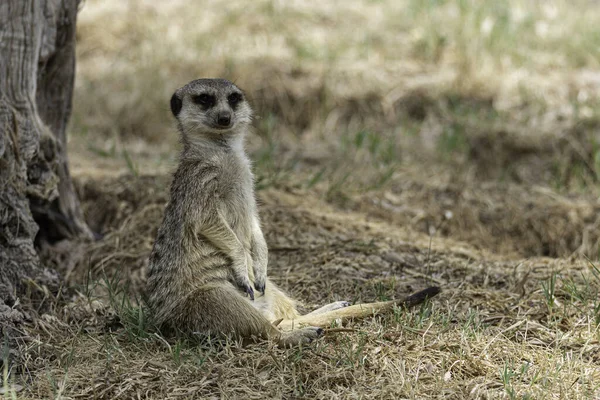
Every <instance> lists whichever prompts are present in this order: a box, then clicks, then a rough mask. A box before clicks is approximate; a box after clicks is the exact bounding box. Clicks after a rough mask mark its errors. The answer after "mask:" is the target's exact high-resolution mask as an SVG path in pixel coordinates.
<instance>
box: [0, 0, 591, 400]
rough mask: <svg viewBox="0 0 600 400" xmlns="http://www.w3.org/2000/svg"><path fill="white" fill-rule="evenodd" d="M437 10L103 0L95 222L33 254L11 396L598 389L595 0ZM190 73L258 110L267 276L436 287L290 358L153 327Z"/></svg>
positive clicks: (96, 69)
mask: <svg viewBox="0 0 600 400" xmlns="http://www.w3.org/2000/svg"><path fill="white" fill-rule="evenodd" d="M430 3H431V4H429V3H428V4H429V5H428V6H424V5H422V4H421V2H414V1H404V2H394V1H383V2H359V1H350V2H347V3H344V4H338V5H337V6H336V7H333V6H332V5H331V4H329V3H328V2H319V3H317V2H307V3H302V2H290V3H289V4H282V3H280V2H267V1H265V2H263V1H258V2H256V4H253V5H252V6H248V5H246V4H245V3H243V2H236V1H233V2H227V6H226V7H225V6H224V2H222V1H213V2H208V3H207V5H206V10H188V9H187V8H185V2H179V1H175V2H172V4H170V5H168V6H167V5H161V6H157V5H155V4H153V3H152V2H148V1H143V0H136V1H130V2H123V3H122V2H117V1H112V0H111V1H106V2H104V3H102V2H94V1H89V2H87V3H86V5H85V6H84V9H83V11H82V12H81V15H80V22H79V27H78V40H79V43H78V46H79V50H78V63H79V64H78V65H79V72H78V77H77V87H76V102H75V108H74V115H73V118H72V122H71V136H70V139H69V140H70V142H69V151H70V157H71V170H72V174H73V176H74V178H75V182H76V186H77V191H78V193H79V195H80V198H81V199H82V202H83V207H84V210H85V215H86V219H87V221H88V223H89V225H90V227H91V228H92V229H93V230H94V231H95V232H97V233H98V234H99V235H100V236H101V238H100V239H99V240H97V241H95V242H93V243H89V242H86V243H59V244H57V245H56V246H55V247H54V248H50V249H43V254H44V260H45V262H47V264H48V265H49V266H51V267H53V268H56V269H57V270H58V271H59V272H60V273H61V274H62V276H63V277H64V278H65V288H66V290H65V293H64V294H61V295H60V296H58V297H57V296H55V295H53V294H50V293H45V294H44V295H43V296H39V295H38V296H36V297H34V302H33V306H34V308H33V310H32V311H31V321H30V323H29V324H28V325H27V326H26V327H24V330H23V338H22V340H21V341H20V342H19V344H18V349H15V350H19V351H20V354H21V356H15V357H16V361H17V362H15V363H13V364H12V365H14V366H13V367H12V368H11V369H10V370H8V369H6V370H5V371H4V375H3V387H2V388H1V389H0V390H1V392H0V393H2V394H3V395H4V396H5V397H6V398H24V399H27V398H31V399H37V398H57V399H58V398H60V399H75V398H83V399H96V398H97V399H117V398H124V399H128V398H132V399H133V398H139V399H141V398H152V399H167V398H169V399H171V398H195V399H196V398H197V399H216V398H230V399H237V398H244V399H255V398H256V399H270V398H284V399H291V398H308V399H331V398H336V399H371V398H377V399H401V398H402V399H403V398H407V399H408V398H410V399H423V398H436V399H464V398H474V399H495V398H508V399H542V398H548V399H550V398H552V399H554V398H555V399H588V398H590V399H594V398H600V367H599V365H600V331H599V324H600V269H598V265H600V264H598V261H597V260H598V257H599V254H600V253H599V251H600V247H599V245H600V213H599V211H600V202H599V201H598V198H599V197H598V196H599V194H600V191H599V190H598V189H599V186H598V179H599V178H600V150H599V147H598V143H600V136H599V135H600V131H599V127H600V114H598V113H597V107H596V106H597V104H598V102H597V100H598V99H599V98H600V78H599V75H598V72H597V68H598V66H599V65H598V64H599V63H600V59H599V58H598V57H597V56H594V55H593V53H592V52H591V51H590V48H594V49H595V48H596V47H593V46H597V35H596V36H593V34H592V33H590V32H593V31H591V30H590V29H591V28H589V26H590V25H589V24H590V18H592V17H593V16H594V15H597V14H598V13H600V11H599V10H597V7H596V6H595V5H590V4H589V3H588V2H581V3H582V4H579V3H578V4H579V5H578V6H570V5H569V4H568V3H566V2H556V3H552V4H553V6H552V7H555V8H552V7H550V6H544V5H540V4H537V3H536V4H533V3H532V2H524V1H511V2H507V4H508V5H507V6H506V8H505V6H499V5H496V6H495V7H491V5H492V2H482V3H485V4H483V5H479V3H478V2H469V1H467V2H452V1H450V2H430ZM434 3H435V4H434ZM584 3H585V4H584ZM336 4H337V3H336ZM423 4H424V3H423ZM494 4H495V3H494ZM461 5H462V6H461ZM245 7H249V9H247V8H245ZM490 7H491V8H490ZM183 10H185V11H186V12H183ZM490 10H491V11H490ZM517 11H518V12H517ZM249 12H252V13H254V14H253V15H256V18H254V19H251V20H250V21H249V20H248V18H244V16H245V15H248V14H247V13H249ZM519 13H522V14H523V13H524V14H523V15H525V17H523V15H522V14H519ZM557 15H561V16H562V19H560V18H558V17H557ZM174 17H177V18H179V19H180V21H181V23H182V26H192V25H193V23H194V22H195V21H197V22H198V26H197V27H196V28H194V29H195V30H193V31H192V33H189V32H187V33H186V32H184V31H182V30H181V29H179V28H177V26H174V25H172V24H169V23H168V21H167V20H168V19H169V18H174ZM440 21H445V23H444V24H440ZM486 21H487V22H486ZM490 21H491V22H490ZM507 21H508V22H507ZM522 21H525V22H522ZM527 21H529V22H527ZM200 22H201V23H200ZM367 22H368V24H367ZM359 23H360V24H366V25H365V26H366V28H365V32H363V33H364V36H360V37H359V36H357V35H358V34H357V33H355V29H354V27H355V26H356V24H359ZM186 24H187V25H186ZM490 24H491V25H492V27H491V28H489V25H490ZM503 24H505V25H503ZM544 24H545V25H544ZM194 26H195V25H194ZM331 26H334V28H328V29H331V30H330V31H327V29H326V28H325V27H331ZM148 27H151V29H150V28H148ZM544 27H545V28H544ZM557 27H560V28H561V30H560V32H561V33H560V35H562V36H560V37H558V36H556V35H559V34H558V33H556V32H558V31H559V30H558V28H557ZM488 28H489V29H488ZM555 28H556V29H555ZM488 30H489V32H488ZM497 30H500V31H498V32H497ZM264 32H266V33H264ZM390 32H392V33H390ZM393 32H396V33H397V34H393ZM398 32H400V33H398ZM482 32H483V33H482ZM486 32H487V33H486ZM490 32H491V33H490ZM540 32H541V33H540ZM544 32H550V33H547V34H546V33H544ZM552 32H554V33H553V34H552ZM209 33H210V35H209ZM235 34H237V36H236V35H235ZM488 34H489V35H491V36H490V37H489V38H488V39H489V40H488V39H485V40H484V39H482V38H484V37H487V36H485V35H488ZM494 35H496V36H494ZM544 35H547V36H544ZM553 35H555V36H553ZM209 36H210V37H212V38H213V42H210V43H207V42H206V41H207V40H208V38H209ZM214 37H216V39H215V38H214ZM574 37H579V38H580V39H579V41H576V40H574V39H572V38H574ZM253 38H254V39H253ZM520 38H523V39H522V40H520ZM534 38H535V39H534ZM594 38H595V39H594ZM219 39H221V41H219ZM215 42H217V43H219V46H217V45H215V44H214V43H215ZM184 44H188V45H191V44H193V45H194V46H195V47H194V49H195V50H194V52H192V53H193V54H191V55H190V54H188V53H186V52H185V51H184V50H185V49H184V48H183V47H184ZM586 46H588V47H586ZM589 46H592V47H589ZM167 50H168V51H167ZM227 54H236V55H235V56H227ZM523 54H535V57H533V56H531V57H524V56H523ZM198 76H224V77H229V78H231V79H234V78H235V79H236V81H237V82H238V83H239V84H240V86H242V87H243V88H244V89H245V90H246V92H247V93H248V96H249V97H250V99H251V101H252V104H253V106H254V108H255V110H256V115H257V116H256V118H255V123H254V132H253V134H252V135H251V137H250V138H249V143H248V150H249V153H250V155H251V158H252V159H253V161H254V170H255V172H256V184H257V189H258V190H257V193H258V198H259V202H260V215H261V218H262V221H263V226H264V232H265V236H266V239H267V243H268V245H269V275H270V277H271V279H273V280H274V281H275V282H276V283H277V284H278V285H279V286H281V287H282V288H283V289H285V290H286V291H287V292H289V293H290V294H291V295H292V296H293V297H294V298H296V299H298V300H300V301H301V302H302V303H303V309H305V310H310V309H313V308H315V307H318V306H321V305H323V304H326V303H328V302H332V301H336V300H348V301H351V302H353V303H359V302H369V301H375V300H385V299H394V298H401V297H404V296H406V295H408V294H410V293H413V292H415V291H418V290H421V289H423V288H425V287H428V286H433V285H435V286H440V287H441V288H442V293H441V294H440V295H438V296H437V297H435V298H434V299H432V300H431V301H429V302H428V303H426V304H425V305H423V306H422V307H418V308H416V309H411V310H405V309H397V310H395V311H394V313H393V314H391V315H385V316H380V317H374V318H370V319H367V320H365V321H354V322H350V323H348V324H346V325H345V326H343V327H336V328H332V329H331V330H330V331H328V332H327V334H326V336H325V337H324V338H323V339H322V340H319V341H317V342H315V343H313V344H311V345H310V346H307V347H304V348H299V349H298V348H297V349H279V348H277V347H274V346H273V345H271V344H269V343H259V344H256V345H251V346H248V347H244V348H243V347H241V346H240V345H239V344H237V343H233V342H217V341H214V342H211V341H208V342H206V343H204V344H202V345H199V346H192V345H190V344H188V343H185V342H177V341H173V340H171V339H169V338H164V337H162V336H161V335H160V334H159V333H158V332H156V331H155V330H153V329H152V327H150V326H149V325H148V322H147V319H146V316H145V314H144V309H143V307H142V306H141V305H142V299H143V296H144V282H145V267H146V265H147V262H148V256H149V252H150V249H151V247H152V244H153V240H154V237H155V234H156V230H157V227H158V224H159V223H160V222H161V218H162V213H163V210H164V207H165V204H166V202H167V201H168V194H169V184H170V179H171V178H170V173H171V172H172V171H173V168H174V166H175V165H176V162H177V152H178V144H177V133H176V131H175V129H174V127H173V122H172V119H171V117H170V116H169V112H168V98H169V96H170V94H171V91H172V90H173V89H175V88H176V87H177V86H178V85H180V84H183V83H185V82H186V81H187V80H191V79H193V78H196V77H198ZM149 79H152V82H153V83H155V84H153V85H148V84H147V82H148V80H149ZM32 291H33V292H36V291H37V289H36V288H32ZM341 328H343V329H341ZM9 350H11V349H9ZM5 353H7V354H13V353H11V352H10V351H9V352H5ZM5 365H7V363H5ZM11 396H12V397H11Z"/></svg>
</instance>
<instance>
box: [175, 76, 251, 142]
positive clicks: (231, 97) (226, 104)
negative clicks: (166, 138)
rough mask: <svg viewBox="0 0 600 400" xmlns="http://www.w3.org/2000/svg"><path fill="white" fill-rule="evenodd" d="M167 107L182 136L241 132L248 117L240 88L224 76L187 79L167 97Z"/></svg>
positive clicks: (246, 106)
mask: <svg viewBox="0 0 600 400" xmlns="http://www.w3.org/2000/svg"><path fill="white" fill-rule="evenodd" d="M171 111H172V112H173V115H174V116H175V118H177V121H178V123H179V127H180V129H181V131H182V133H183V134H184V136H209V137H223V136H225V135H231V134H235V133H236V132H244V131H245V128H246V127H247V126H248V125H249V124H250V122H251V121H252V109H251V108H250V105H249V104H248V102H247V101H246V98H245V96H244V92H243V91H242V90H241V89H240V88H238V87H237V86H236V85H234V84H233V83H231V82H230V81H228V80H226V79H197V80H195V81H192V82H190V83H188V84H187V85H185V86H184V87H182V88H180V89H178V90H177V91H176V92H175V93H174V94H173V96H172V97H171ZM240 128H242V129H240Z"/></svg>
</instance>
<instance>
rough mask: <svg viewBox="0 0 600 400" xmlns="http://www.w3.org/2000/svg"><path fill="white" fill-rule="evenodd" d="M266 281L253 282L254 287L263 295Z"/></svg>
mask: <svg viewBox="0 0 600 400" xmlns="http://www.w3.org/2000/svg"><path fill="white" fill-rule="evenodd" d="M266 286H267V284H266V282H262V283H256V282H254V289H256V290H258V291H259V292H261V293H262V295H263V296H264V295H265V289H266Z"/></svg>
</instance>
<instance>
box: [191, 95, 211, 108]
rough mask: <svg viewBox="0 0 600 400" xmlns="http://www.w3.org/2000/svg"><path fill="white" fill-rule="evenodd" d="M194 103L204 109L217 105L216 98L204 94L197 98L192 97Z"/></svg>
mask: <svg viewBox="0 0 600 400" xmlns="http://www.w3.org/2000/svg"><path fill="white" fill-rule="evenodd" d="M192 101H193V102H194V103H196V104H200V105H201V106H204V107H212V106H214V105H215V96H211V95H210V94H206V93H202V94H198V95H195V96H192Z"/></svg>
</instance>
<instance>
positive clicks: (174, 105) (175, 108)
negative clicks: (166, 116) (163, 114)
mask: <svg viewBox="0 0 600 400" xmlns="http://www.w3.org/2000/svg"><path fill="white" fill-rule="evenodd" d="M182 106H183V102H182V101H181V99H180V98H179V97H177V93H173V96H172V97H171V112H172V113H173V115H174V116H177V115H178V114H179V111H181V107H182Z"/></svg>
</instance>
